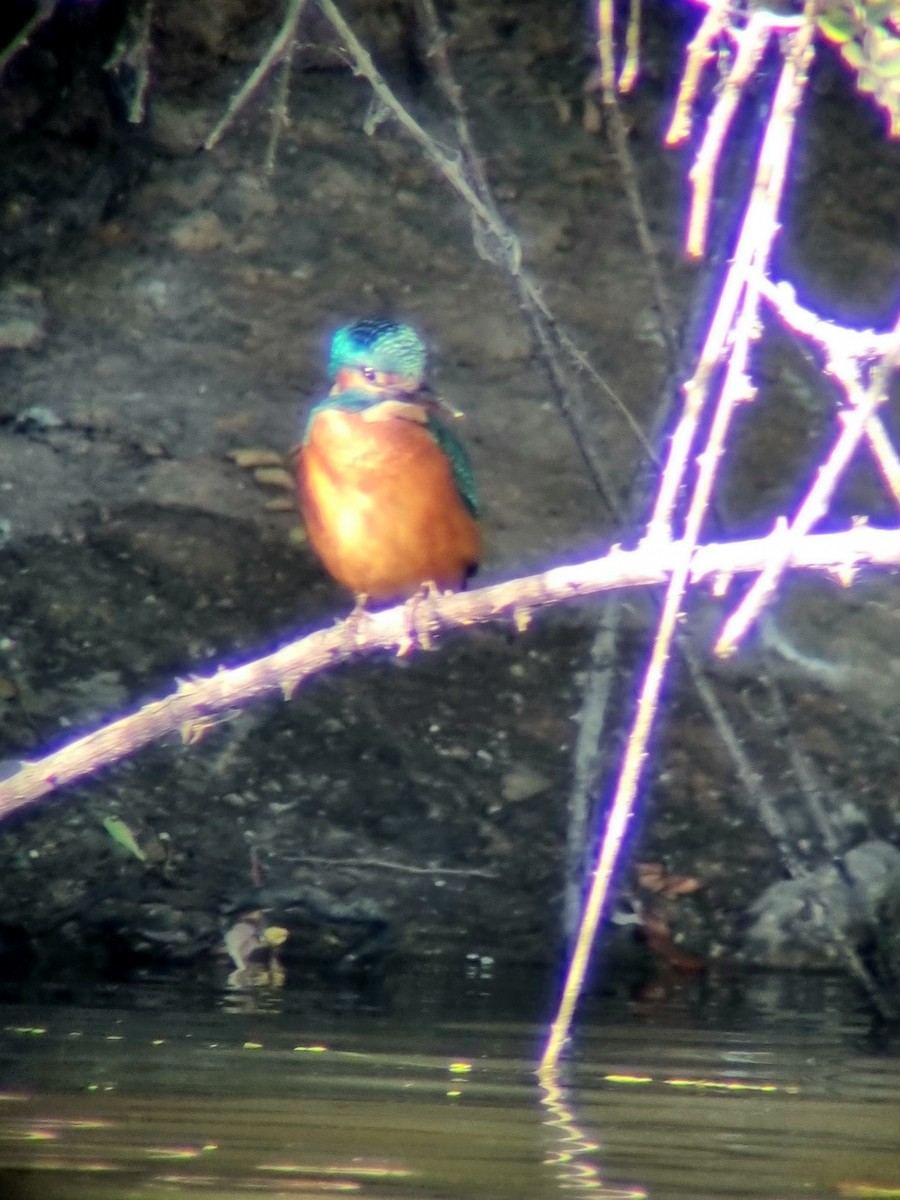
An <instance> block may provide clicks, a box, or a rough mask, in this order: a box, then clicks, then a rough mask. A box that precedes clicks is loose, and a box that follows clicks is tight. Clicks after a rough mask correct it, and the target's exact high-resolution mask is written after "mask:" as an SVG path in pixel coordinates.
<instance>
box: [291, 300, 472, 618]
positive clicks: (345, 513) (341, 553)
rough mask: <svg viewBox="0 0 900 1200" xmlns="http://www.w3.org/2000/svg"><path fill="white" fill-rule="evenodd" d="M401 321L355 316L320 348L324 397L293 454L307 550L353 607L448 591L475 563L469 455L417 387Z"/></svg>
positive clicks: (417, 373)
mask: <svg viewBox="0 0 900 1200" xmlns="http://www.w3.org/2000/svg"><path fill="white" fill-rule="evenodd" d="M426 357H427V356H426V350H425V345H424V343H423V342H422V339H421V338H420V337H419V335H418V334H417V333H416V332H415V330H413V329H411V328H410V327H409V326H408V325H402V324H399V323H397V322H394V321H386V320H366V321H356V322H355V323H354V324H352V325H346V326H344V327H343V328H342V329H339V330H338V331H337V333H335V335H334V338H333V339H332V343H331V354H330V358H329V364H328V375H329V379H330V381H331V390H330V391H329V393H328V395H327V396H326V397H325V398H324V400H320V401H319V403H318V404H316V405H315V407H314V408H313V409H312V411H311V413H310V415H309V420H308V422H307V425H306V430H305V432H304V435H303V441H302V443H301V445H300V446H299V448H298V450H297V453H296V478H297V491H298V498H299V502H300V511H301V513H302V514H303V519H304V523H305V525H306V532H307V535H308V537H309V540H310V542H311V543H312V546H313V549H314V550H315V551H316V553H317V554H318V556H319V558H320V559H321V560H322V563H323V564H324V566H325V568H326V570H327V571H328V572H329V574H330V575H332V576H333V577H334V578H335V579H336V580H337V581H338V583H341V584H343V586H344V587H346V588H348V589H349V590H350V591H351V592H353V593H354V594H355V596H356V597H357V600H358V602H360V603H362V604H364V603H365V602H366V600H367V599H371V600H375V601H377V602H380V603H385V602H391V601H399V600H402V599H405V598H407V597H409V596H412V595H414V594H415V593H416V592H417V591H419V590H420V589H421V588H423V587H430V586H434V587H437V588H440V589H441V590H442V591H445V590H448V589H449V590H454V591H456V590H459V589H461V588H463V587H465V584H466V580H467V579H468V578H469V576H470V575H472V574H473V573H474V572H475V570H476V569H477V567H478V561H479V557H480V554H481V535H480V532H479V528H478V513H479V505H478V498H477V495H476V492H475V482H474V477H473V474H472V467H471V464H470V462H469V457H468V455H467V454H466V451H465V449H464V448H463V446H462V444H461V443H460V442H459V440H458V439H457V437H456V435H455V434H454V433H453V432H451V430H450V429H449V428H448V427H447V425H445V424H443V423H442V422H441V421H440V420H439V419H438V414H439V413H440V412H441V411H442V410H443V411H444V412H449V413H452V414H453V415H454V416H457V417H458V416H460V415H461V414H460V413H458V412H456V411H455V410H454V409H452V408H450V406H449V405H447V404H445V403H444V402H443V401H441V400H439V399H438V398H437V397H436V396H435V395H434V394H433V393H432V392H431V391H430V389H429V387H428V384H427V383H426V380H425V372H426Z"/></svg>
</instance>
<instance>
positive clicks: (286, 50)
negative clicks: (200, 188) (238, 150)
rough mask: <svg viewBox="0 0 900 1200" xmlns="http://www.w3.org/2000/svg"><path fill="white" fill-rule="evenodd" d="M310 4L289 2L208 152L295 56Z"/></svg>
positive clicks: (214, 133) (297, 0) (205, 145)
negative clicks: (287, 58)
mask: <svg viewBox="0 0 900 1200" xmlns="http://www.w3.org/2000/svg"><path fill="white" fill-rule="evenodd" d="M306 3H307V0H288V4H287V9H286V11H285V14H284V20H283V21H282V23H281V28H280V29H279V30H278V32H277V33H276V34H275V37H274V38H273V39H272V41H271V42H270V43H269V47H268V49H267V50H266V52H265V54H264V55H263V56H262V58H261V59H260V60H259V62H258V63H257V64H256V66H255V67H254V68H253V70H252V71H251V72H250V75H249V76H248V77H247V79H246V80H245V82H244V83H243V84H242V85H241V87H239V88H238V90H237V91H236V92H235V93H234V95H233V96H232V97H231V99H230V100H229V102H228V105H227V107H226V109H225V112H224V113H223V114H222V117H221V119H220V120H219V121H218V123H217V124H216V126H215V128H214V129H213V130H212V132H211V133H210V134H209V136H208V137H207V139H206V141H205V142H204V143H203V149H204V150H212V149H213V147H214V146H217V145H218V144H219V142H220V141H221V140H222V138H223V136H224V135H225V133H226V132H227V131H228V130H229V129H230V127H231V125H232V123H233V121H234V119H235V117H236V116H237V114H238V113H239V112H240V111H241V109H242V108H243V107H244V105H245V104H246V103H247V101H248V100H249V99H250V98H251V96H252V95H253V94H254V92H256V91H257V89H258V88H259V87H260V86H261V84H262V82H263V80H264V79H265V77H266V76H267V75H268V73H269V72H270V71H271V70H272V68H273V67H274V66H275V65H276V63H279V62H281V61H282V59H283V58H284V57H285V55H288V56H290V55H291V53H292V50H293V44H294V39H295V38H296V36H297V25H298V24H299V22H300V17H301V16H302V14H303V10H304V8H305V7H306Z"/></svg>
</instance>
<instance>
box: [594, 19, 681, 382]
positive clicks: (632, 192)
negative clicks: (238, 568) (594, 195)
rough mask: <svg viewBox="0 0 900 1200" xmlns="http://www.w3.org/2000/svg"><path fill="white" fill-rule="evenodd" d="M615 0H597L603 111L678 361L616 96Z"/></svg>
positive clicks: (672, 314)
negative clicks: (613, 1) (613, 10)
mask: <svg viewBox="0 0 900 1200" xmlns="http://www.w3.org/2000/svg"><path fill="white" fill-rule="evenodd" d="M612 8H613V5H612V0H598V3H597V28H598V31H599V36H598V39H597V55H598V60H599V64H600V70H599V79H600V91H601V94H602V96H603V110H604V112H605V114H606V122H607V128H608V129H609V133H610V138H611V141H612V146H613V152H614V154H615V156H616V162H617V164H618V167H619V172H620V174H621V176H622V186H623V188H624V190H625V197H626V199H627V201H628V207H629V208H630V210H631V218H632V221H633V222H634V228H635V232H636V233H637V239H638V245H639V246H640V248H641V252H642V254H643V255H644V260H645V262H646V264H647V271H648V273H649V276H650V288H651V290H652V292H653V298H654V300H655V302H656V307H657V310H658V312H659V316H660V324H661V328H662V335H663V338H664V339H665V343H666V349H667V351H668V357H669V363H670V365H671V363H673V362H674V361H675V355H676V353H677V334H676V324H675V312H674V309H673V306H672V298H671V296H670V295H669V289H668V288H667V287H666V284H665V280H664V279H663V274H662V270H661V269H660V265H659V247H658V246H657V244H656V239H655V238H654V237H653V234H652V233H651V232H650V223H649V222H648V220H647V213H646V210H645V209H644V200H643V197H642V195H641V189H640V185H639V183H638V172H637V166H636V165H635V161H634V156H633V155H632V153H631V148H630V146H629V144H628V131H627V129H626V128H625V121H624V119H623V117H622V110H621V109H620V108H619V102H618V99H617V97H616V84H615V50H614V46H613V19H612V17H613V14H612Z"/></svg>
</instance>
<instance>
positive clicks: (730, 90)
mask: <svg viewBox="0 0 900 1200" xmlns="http://www.w3.org/2000/svg"><path fill="white" fill-rule="evenodd" d="M770 37H771V28H770V25H769V16H768V13H761V12H760V13H752V14H751V16H750V19H749V21H748V22H747V27H746V29H745V30H744V31H743V33H742V34H741V35H740V40H739V42H738V52H737V55H736V56H735V59H734V62H733V63H732V65H731V70H730V71H729V72H728V77H727V79H726V81H725V87H724V88H723V89H722V93H721V95H720V96H719V100H718V103H717V104H716V106H715V108H714V109H713V111H712V113H711V114H710V117H709V120H708V121H707V123H706V133H705V135H704V137H703V142H702V144H701V146H700V149H699V151H698V152H697V156H696V158H695V159H694V165H693V166H692V167H691V170H690V175H689V178H690V181H691V186H692V187H693V189H694V198H693V201H692V202H691V208H690V216H689V218H688V232H687V237H686V239H685V241H686V244H687V252H688V254H689V255H690V256H691V258H700V257H702V255H703V254H704V253H705V251H706V230H707V225H708V222H709V207H710V201H711V199H712V190H713V180H714V178H715V173H716V166H717V164H718V161H719V156H720V155H721V153H722V146H723V145H724V142H725V138H726V136H727V134H728V131H729V129H730V128H731V123H732V121H733V119H734V114H735V113H736V112H737V107H738V103H739V102H740V99H741V97H742V95H743V91H744V88H745V87H746V85H747V81H748V80H749V79H750V77H751V75H752V74H753V72H754V71H755V70H756V68H757V66H758V65H759V60H760V59H761V58H762V55H763V51H764V50H765V48H766V46H767V44H768V41H769V38H770Z"/></svg>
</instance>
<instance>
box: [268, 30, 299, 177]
mask: <svg viewBox="0 0 900 1200" xmlns="http://www.w3.org/2000/svg"><path fill="white" fill-rule="evenodd" d="M293 65H294V44H293V42H292V43H291V44H290V45H289V46H288V48H287V50H285V52H284V55H283V57H282V59H281V65H280V67H279V68H278V82H277V83H276V85H275V99H274V101H273V102H272V116H271V124H270V126H269V140H268V143H267V144H266V155H265V158H264V159H263V171H264V172H265V173H266V175H273V174H274V173H275V156H276V155H277V153H278V143H279V142H280V140H281V135H282V133H283V132H284V130H285V128H286V127H287V119H288V100H289V97H290V94H291V68H292V67H293Z"/></svg>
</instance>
